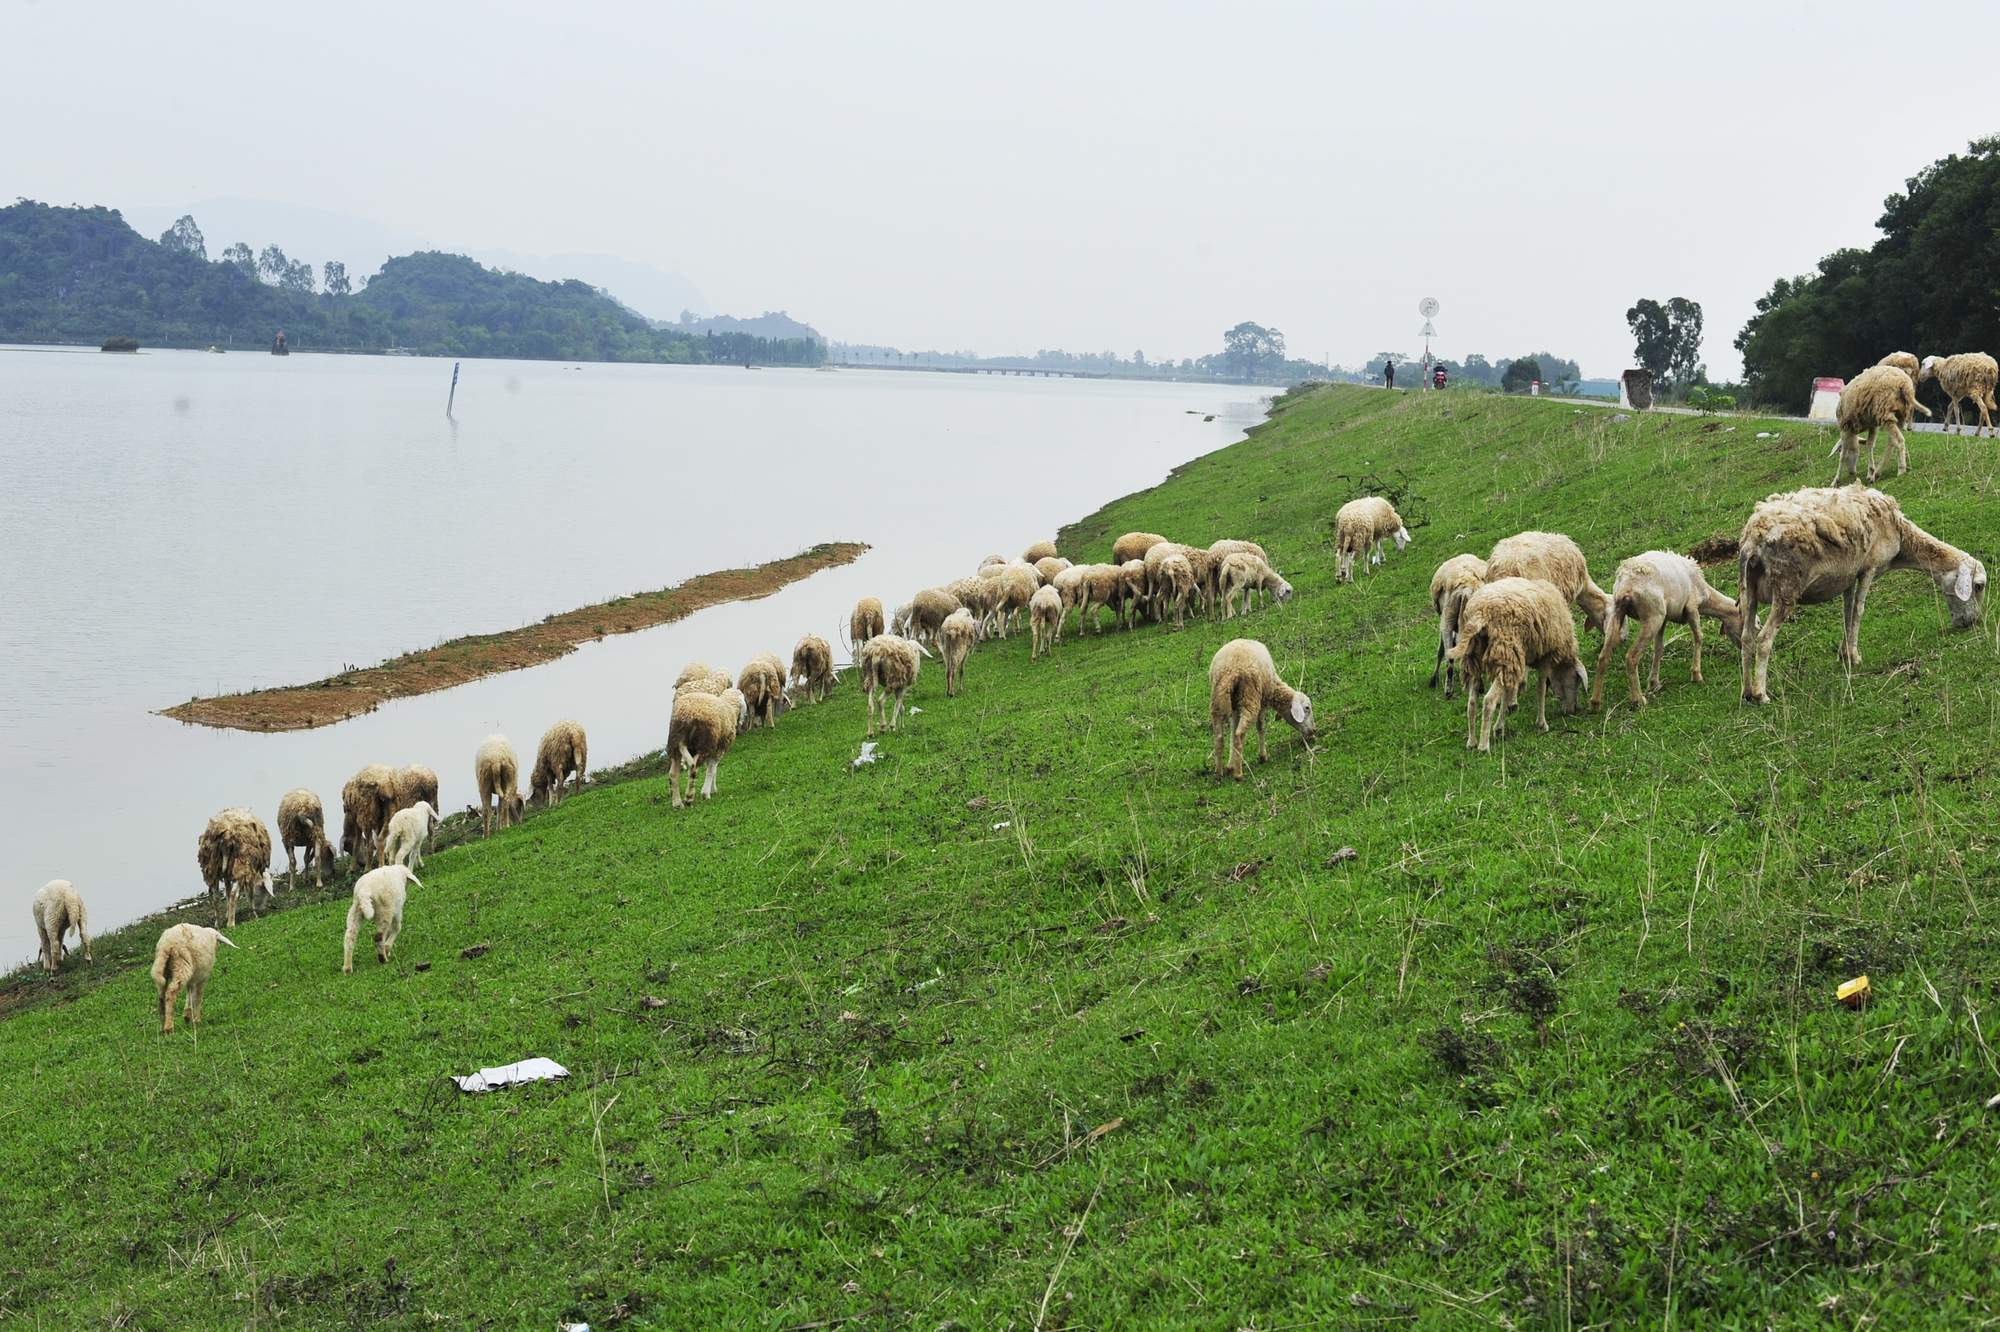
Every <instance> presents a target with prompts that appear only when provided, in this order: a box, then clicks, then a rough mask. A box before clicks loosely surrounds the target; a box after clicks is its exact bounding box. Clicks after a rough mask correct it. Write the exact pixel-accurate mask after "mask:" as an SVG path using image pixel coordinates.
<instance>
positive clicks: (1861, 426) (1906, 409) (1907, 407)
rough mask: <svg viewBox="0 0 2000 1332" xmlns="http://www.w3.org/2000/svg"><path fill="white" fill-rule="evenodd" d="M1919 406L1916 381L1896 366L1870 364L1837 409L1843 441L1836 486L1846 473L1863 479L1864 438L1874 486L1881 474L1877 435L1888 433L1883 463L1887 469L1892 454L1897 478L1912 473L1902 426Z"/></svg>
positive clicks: (1850, 384) (1839, 447) (1849, 384)
mask: <svg viewBox="0 0 2000 1332" xmlns="http://www.w3.org/2000/svg"><path fill="white" fill-rule="evenodd" d="M1916 407H1917V385H1916V381H1915V380H1913V379H1911V378H1910V377H1909V376H1908V375H1906V374H1904V373H1903V371H1902V370H1901V369H1899V368H1898V367H1896V366H1893V365H1871V366H1869V367H1868V368H1867V369H1866V370H1863V371H1862V372H1861V373H1860V374H1858V375H1856V376H1855V377H1854V378H1853V379H1851V380H1849V381H1848V382H1847V387H1846V388H1843V389H1842V390H1841V391H1840V402H1839V405H1838V406H1837V407H1836V408H1835V409H1834V420H1835V421H1836V422H1837V423H1838V424H1839V426H1840V442H1839V444H1837V445H1835V446H1834V447H1835V452H1837V453H1838V454H1839V455H1840V461H1838V462H1836V463H1835V464H1834V465H1833V484H1834V485H1836V486H1837V485H1839V484H1840V478H1841V476H1842V474H1843V473H1852V474H1853V475H1854V477H1855V479H1857V480H1859V479H1860V476H1861V436H1862V435H1863V434H1866V435H1867V436H1868V480H1869V482H1870V483H1871V484H1872V483H1873V482H1874V480H1875V478H1876V477H1877V476H1879V475H1881V472H1880V471H1879V470H1878V469H1877V467H1876V466H1875V432H1876V431H1878V430H1880V431H1883V432H1885V436H1886V437H1885V439H1884V441H1883V449H1882V463H1883V466H1887V465H1888V462H1889V454H1890V453H1891V452H1892V451H1893V452H1894V453H1895V454H1896V456H1897V464H1896V475H1897V476H1901V475H1902V474H1903V473H1905V472H1907V471H1909V470H1910V450H1909V446H1908V444H1906V443H1905V442H1904V439H1903V427H1904V426H1906V425H1908V424H1909V421H1910V417H1911V415H1912V414H1913V413H1914V412H1915V411H1916Z"/></svg>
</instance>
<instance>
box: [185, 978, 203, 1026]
mask: <svg viewBox="0 0 2000 1332" xmlns="http://www.w3.org/2000/svg"><path fill="white" fill-rule="evenodd" d="M207 988H208V977H206V976H199V975H198V976H194V977H191V978H190V979H189V980H188V988H187V1007H186V1008H185V1009H183V1010H182V1015H183V1016H184V1017H186V1018H187V1020H188V1025H189V1026H190V1027H199V1026H200V1025H201V995H202V991H204V990H206V989H207Z"/></svg>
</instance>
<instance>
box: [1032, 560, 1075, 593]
mask: <svg viewBox="0 0 2000 1332" xmlns="http://www.w3.org/2000/svg"><path fill="white" fill-rule="evenodd" d="M1071 567H1073V566H1072V565H1071V564H1070V562H1069V561H1068V560H1066V559H1064V558H1063V557H1062V556H1060V555H1044V556H1043V557H1042V558H1041V559H1039V560H1036V561H1035V572H1036V573H1038V574H1040V575H1041V578H1042V585H1043V586H1044V587H1046V586H1048V585H1049V584H1050V583H1052V582H1054V581H1055V578H1056V575H1057V574H1059V573H1061V572H1062V571H1063V570H1065V569H1068V568H1071Z"/></svg>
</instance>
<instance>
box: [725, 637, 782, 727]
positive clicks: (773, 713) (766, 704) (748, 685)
mask: <svg viewBox="0 0 2000 1332" xmlns="http://www.w3.org/2000/svg"><path fill="white" fill-rule="evenodd" d="M736 688H737V689H738V690H739V691H740V692H741V693H742V695H743V697H744V699H745V701H747V702H748V704H749V707H750V716H749V720H748V723H747V725H748V726H749V728H750V729H751V730H755V729H757V728H758V727H760V726H776V725H777V724H778V714H779V713H780V712H782V711H784V707H785V702H786V699H785V664H784V663H783V662H781V661H779V660H778V658H777V656H776V654H774V653H770V652H759V653H758V654H757V655H756V656H754V657H752V658H750V660H749V661H747V662H745V663H744V665H743V669H742V670H740V671H738V672H737V673H736Z"/></svg>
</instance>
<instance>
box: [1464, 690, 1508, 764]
mask: <svg viewBox="0 0 2000 1332" xmlns="http://www.w3.org/2000/svg"><path fill="white" fill-rule="evenodd" d="M1506 695H1507V686H1506V685H1504V684H1502V683H1501V682H1500V680H1499V679H1498V678H1497V677H1496V678H1495V679H1494V681H1493V684H1492V686H1491V687H1490V688H1488V689H1487V691H1486V700H1485V703H1484V705H1483V706H1481V707H1480V708H1479V713H1480V719H1479V752H1480V753H1482V754H1486V753H1490V752H1492V749H1493V731H1494V726H1493V721H1494V718H1495V716H1496V715H1497V716H1498V717H1499V720H1500V726H1499V730H1500V732H1501V734H1503V735H1504V734H1505V733H1506V731H1507V717H1506V714H1505V713H1504V712H1503V711H1502V707H1503V705H1504V704H1505V702H1506ZM1465 702H1466V707H1467V709H1468V711H1469V710H1470V709H1471V708H1472V707H1473V706H1474V703H1473V696H1472V695H1471V694H1469V693H1468V694H1467V695H1466V697H1465ZM1466 748H1468V749H1470V748H1472V745H1471V743H1470V741H1469V740H1468V742H1467V744H1466Z"/></svg>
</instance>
